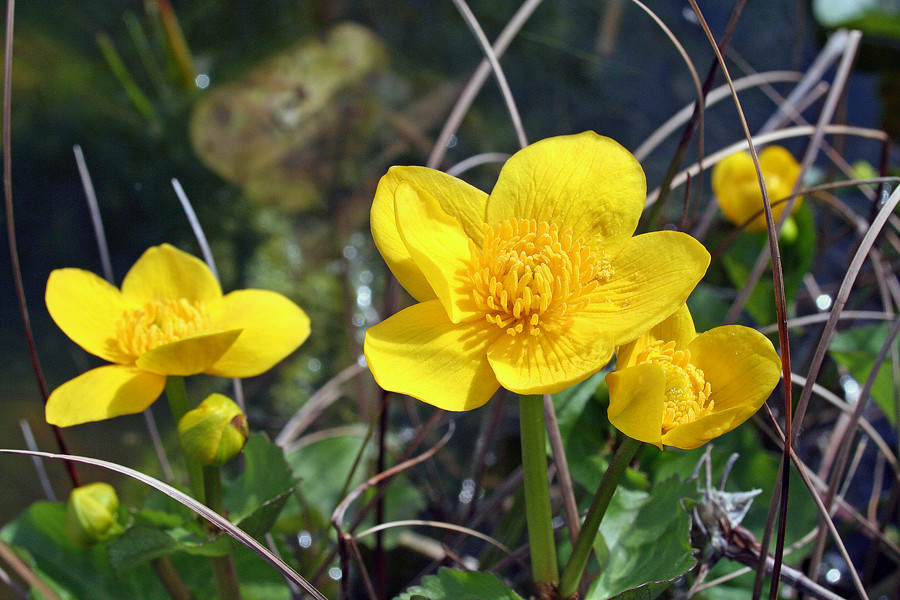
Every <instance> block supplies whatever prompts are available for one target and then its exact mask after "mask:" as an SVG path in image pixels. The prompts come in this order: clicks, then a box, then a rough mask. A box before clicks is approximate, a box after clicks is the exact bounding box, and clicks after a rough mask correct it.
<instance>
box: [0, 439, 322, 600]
mask: <svg viewBox="0 0 900 600" xmlns="http://www.w3.org/2000/svg"><path fill="white" fill-rule="evenodd" d="M0 454H21V455H25V456H41V457H44V458H55V459H59V460H71V461H74V462H79V463H84V464H86V465H93V466H95V467H101V468H103V469H108V470H110V471H115V472H116V473H121V474H122V475H126V476H128V477H131V478H132V479H136V480H138V481H140V482H141V483H143V484H145V485H148V486H150V487H152V488H153V489H155V490H158V491H160V492H162V493H163V494H165V495H167V496H169V497H170V498H172V499H173V500H175V501H176V502H179V503H181V504H183V505H184V506H186V507H188V508H189V509H191V510H192V511H194V512H195V513H197V514H198V515H200V516H201V517H203V518H204V519H206V520H207V521H209V522H210V523H212V524H213V525H215V526H216V527H218V528H219V529H221V530H222V531H224V532H225V533H227V534H228V535H230V536H231V537H233V538H234V539H236V540H237V541H239V542H240V543H242V544H244V545H245V546H247V548H249V549H250V550H252V551H253V552H254V553H255V554H257V555H258V556H259V557H260V558H262V559H263V560H265V561H266V562H267V563H269V564H270V565H272V566H273V567H275V568H276V569H278V571H279V572H280V573H281V574H282V575H284V577H286V578H288V579H290V580H291V581H293V582H294V583H295V584H297V585H299V586H300V587H301V588H303V589H304V590H305V591H306V593H308V594H309V595H310V596H312V597H313V598H315V599H316V600H328V599H327V598H326V597H325V596H324V595H322V592H320V591H319V590H317V589H316V588H315V587H313V585H312V584H310V583H309V582H308V581H307V580H306V579H304V578H303V576H302V575H300V574H299V573H297V572H296V571H294V569H292V568H291V567H290V565H288V564H287V563H286V562H284V561H283V560H281V559H280V558H279V557H277V556H275V555H274V554H273V553H272V552H271V551H270V550H269V549H268V548H266V547H265V545H263V544H261V543H259V542H258V541H256V539H254V538H253V537H251V536H250V535H249V534H247V533H246V532H245V531H244V530H243V529H241V528H240V527H238V526H237V525H235V524H234V523H232V522H231V521H229V520H228V519H226V518H225V517H223V516H222V515H220V514H219V513H217V512H216V511H214V510H212V509H211V508H209V507H207V506H206V505H205V504H203V503H202V502H198V501H197V500H195V499H194V498H192V497H191V496H188V495H187V494H185V493H184V492H182V491H180V490H177V489H175V488H174V487H172V486H171V485H169V484H167V483H164V482H162V481H160V480H159V479H156V478H154V477H150V476H149V475H145V474H144V473H141V472H140V471H136V470H134V469H130V468H128V467H124V466H122V465H117V464H116V463H112V462H109V461H105V460H100V459H99V458H89V457H87V456H73V455H62V454H53V453H50V452H31V451H29V450H13V449H9V448H0Z"/></svg>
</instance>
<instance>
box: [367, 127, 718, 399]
mask: <svg viewBox="0 0 900 600" xmlns="http://www.w3.org/2000/svg"><path fill="white" fill-rule="evenodd" d="M645 194H646V182H645V179H644V173H643V171H642V170H641V167H640V165H639V164H638V162H637V161H636V160H635V158H634V157H633V156H632V155H631V154H630V153H629V152H628V151H627V150H625V149H624V148H622V147H621V146H620V145H619V144H617V143H616V142H614V141H612V140H610V139H609V138H605V137H601V136H599V135H597V134H595V133H591V132H587V133H582V134H579V135H572V136H562V137H555V138H549V139H546V140H543V141H540V142H537V143H535V144H533V145H531V146H528V147H527V148H525V149H524V150H521V151H519V152H517V153H516V154H515V155H514V156H513V157H512V158H510V159H509V161H508V162H507V163H506V164H505V165H504V167H503V169H502V171H501V173H500V177H499V179H498V181H497V184H496V186H495V187H494V190H493V192H492V193H491V194H490V195H488V194H485V193H484V192H482V191H480V190H478V189H476V188H474V187H472V186H470V185H468V184H466V183H464V182H462V181H460V180H459V179H455V178H454V177H451V176H449V175H447V174H445V173H442V172H440V171H435V170H432V169H426V168H422V167H394V168H392V169H390V170H389V171H388V173H387V174H386V175H385V176H384V177H383V178H382V179H381V182H380V183H379V185H378V189H377V191H376V193H375V200H374V203H373V205H372V233H373V236H374V238H375V243H376V245H377V246H378V249H379V250H380V251H381V254H382V256H383V257H384V259H385V261H386V262H387V264H388V266H389V267H390V268H391V271H393V273H394V275H395V276H396V277H397V279H398V280H399V281H400V283H401V284H402V285H403V287H405V288H406V290H407V291H409V293H410V294H411V295H412V296H413V297H414V298H415V299H416V300H418V301H419V303H418V304H415V305H413V306H411V307H409V308H406V309H404V310H402V311H400V312H399V313H397V314H396V315H394V316H392V317H390V318H388V319H387V320H385V321H383V322H382V323H379V324H378V325H375V326H374V327H371V328H370V329H369V330H368V332H367V334H366V341H365V354H366V359H367V360H368V363H369V367H370V369H371V370H372V373H373V375H374V376H375V379H376V380H377V381H378V383H379V384H380V385H381V386H382V387H383V388H384V389H386V390H390V391H394V392H399V393H403V394H408V395H410V396H414V397H416V398H419V399H420V400H423V401H425V402H428V403H430V404H433V405H435V406H438V407H440V408H444V409H447V410H469V409H472V408H477V407H479V406H481V405H482V404H484V403H485V402H487V401H488V399H490V397H491V395H493V393H494V392H495V391H496V390H497V388H498V387H499V386H501V385H502V386H503V387H505V388H507V389H509V390H512V391H514V392H518V393H521V394H540V393H554V392H558V391H560V390H562V389H564V388H566V387H568V386H570V385H572V384H574V383H577V382H578V381H581V380H582V379H585V378H586V377H588V376H589V375H591V374H592V373H594V372H596V371H597V370H599V369H600V368H601V367H602V366H603V365H604V364H605V363H606V362H607V361H608V360H609V359H610V357H611V356H612V353H613V349H614V348H615V347H616V346H618V345H621V344H624V343H626V342H629V341H631V340H633V339H635V338H636V337H637V336H639V335H641V334H642V333H644V332H646V331H647V330H648V329H650V327H652V326H653V325H655V324H656V323H659V322H660V321H661V320H662V319H664V318H665V317H667V316H668V315H670V314H672V313H673V312H674V311H675V310H676V309H677V308H678V307H679V306H680V305H681V304H683V303H684V300H685V299H686V298H687V296H688V295H689V294H690V292H691V290H693V288H694V286H695V285H696V284H697V282H698V281H700V279H701V278H702V277H703V274H704V273H705V272H706V267H707V266H708V265H709V253H708V252H707V251H706V249H705V248H704V247H703V246H702V245H701V244H700V243H699V242H697V241H696V240H695V239H693V238H692V237H690V236H688V235H685V234H683V233H678V232H674V231H661V232H655V233H649V234H645V235H640V236H637V237H632V234H633V233H634V230H635V228H636V227H637V222H638V219H639V217H640V215H641V211H642V210H643V207H644V201H645Z"/></svg>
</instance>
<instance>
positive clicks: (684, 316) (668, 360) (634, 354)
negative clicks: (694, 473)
mask: <svg viewBox="0 0 900 600" xmlns="http://www.w3.org/2000/svg"><path fill="white" fill-rule="evenodd" d="M616 362H617V364H616V366H617V370H616V371H615V372H613V373H610V374H609V375H607V376H606V383H607V385H609V420H610V422H611V423H612V424H613V425H614V426H615V427H616V428H617V429H618V430H619V431H621V432H622V433H624V434H625V435H627V436H629V437H631V438H634V439H636V440H640V441H642V442H647V443H650V444H655V445H656V446H659V447H660V448H662V447H663V444H665V445H667V446H676V447H678V448H683V449H685V450H690V449H691V448H696V447H698V446H702V445H703V444H705V443H706V442H708V441H710V440H712V439H714V438H716V437H719V436H720V435H722V434H723V433H727V432H729V431H731V430H732V429H734V428H735V427H737V426H738V425H740V424H741V423H743V422H744V421H746V420H747V419H748V418H750V416H751V415H752V414H753V413H755V412H756V411H757V410H759V407H761V406H762V405H763V403H764V402H765V401H766V399H767V398H768V397H769V394H771V393H772V390H773V389H775V386H776V385H778V381H779V379H780V377H781V359H780V358H778V354H776V353H775V348H774V347H773V346H772V342H770V341H769V340H768V339H767V338H766V336H764V335H763V334H761V333H759V332H758V331H756V330H754V329H750V328H749V327H743V326H741V325H726V326H724V327H716V328H715V329H711V330H709V331H707V332H706V333H701V334H700V335H697V332H696V331H695V330H694V321H693V320H692V319H691V313H690V312H689V311H688V308H687V306H686V305H685V306H683V307H682V308H681V309H679V310H678V312H676V313H675V314H673V315H672V316H671V317H669V318H668V319H666V320H665V321H663V322H662V323H660V324H659V325H657V326H655V327H653V328H652V329H651V330H650V331H649V332H648V333H646V334H644V335H642V336H641V337H640V338H638V339H637V340H635V341H633V342H631V343H629V344H627V345H625V346H623V347H621V348H619V350H618V357H617V361H616Z"/></svg>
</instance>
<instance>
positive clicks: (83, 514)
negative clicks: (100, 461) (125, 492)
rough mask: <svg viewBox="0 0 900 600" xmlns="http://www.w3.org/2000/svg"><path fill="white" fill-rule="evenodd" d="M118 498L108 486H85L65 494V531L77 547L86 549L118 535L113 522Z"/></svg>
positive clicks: (119, 529)
mask: <svg viewBox="0 0 900 600" xmlns="http://www.w3.org/2000/svg"><path fill="white" fill-rule="evenodd" d="M118 512H119V498H118V496H116V490H115V489H114V488H113V487H112V486H111V485H109V484H108V483H102V482H98V483H89V484H87V485H83V486H81V487H77V488H75V489H74V490H72V493H71V494H69V503H68V505H67V508H66V530H67V531H68V533H69V538H70V539H71V540H72V542H73V543H75V544H76V545H78V546H90V545H92V544H95V543H97V542H101V541H103V540H105V539H107V538H108V537H110V536H112V535H115V534H118V533H121V532H122V528H121V526H119V524H118V523H117V522H116V518H117V516H118Z"/></svg>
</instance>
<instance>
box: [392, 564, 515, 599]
mask: <svg viewBox="0 0 900 600" xmlns="http://www.w3.org/2000/svg"><path fill="white" fill-rule="evenodd" d="M420 598H427V599H428V600H522V597H521V596H519V595H518V594H517V593H515V592H514V591H512V590H511V589H509V587H508V586H507V585H506V584H505V583H503V582H502V581H501V580H499V579H497V578H496V577H495V576H493V575H491V574H490V573H477V572H474V571H472V572H467V571H457V570H456V569H446V568H445V569H441V570H439V571H438V572H437V575H429V576H428V577H425V578H424V579H422V585H417V586H415V587H411V588H409V589H408V590H406V591H405V592H403V593H402V594H400V595H399V596H397V598H396V599H395V600H419V599H420Z"/></svg>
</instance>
